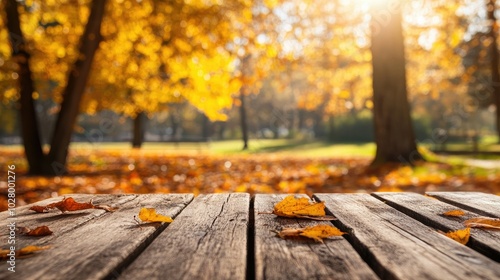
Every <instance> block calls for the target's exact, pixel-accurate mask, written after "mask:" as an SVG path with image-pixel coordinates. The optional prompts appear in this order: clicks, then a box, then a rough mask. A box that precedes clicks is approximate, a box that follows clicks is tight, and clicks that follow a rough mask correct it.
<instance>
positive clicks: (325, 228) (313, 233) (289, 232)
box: [278, 225, 346, 243]
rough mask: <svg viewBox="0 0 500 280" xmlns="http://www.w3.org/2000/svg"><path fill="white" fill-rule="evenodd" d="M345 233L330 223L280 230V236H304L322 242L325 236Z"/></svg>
mask: <svg viewBox="0 0 500 280" xmlns="http://www.w3.org/2000/svg"><path fill="white" fill-rule="evenodd" d="M343 234H346V233H345V232H342V231H340V230H339V229H338V228H336V227H333V226H330V225H316V226H311V227H306V228H296V229H294V228H284V229H283V230H282V231H280V232H278V236H279V237H281V238H287V237H298V236H304V237H307V238H311V239H314V240H315V241H317V242H321V243H323V238H327V237H332V236H341V235H343Z"/></svg>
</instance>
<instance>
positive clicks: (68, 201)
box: [30, 197, 116, 213]
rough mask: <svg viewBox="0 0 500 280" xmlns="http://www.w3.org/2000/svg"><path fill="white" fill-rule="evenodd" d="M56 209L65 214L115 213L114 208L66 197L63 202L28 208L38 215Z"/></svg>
mask: <svg viewBox="0 0 500 280" xmlns="http://www.w3.org/2000/svg"><path fill="white" fill-rule="evenodd" d="M53 208H57V209H59V210H61V212H63V213H64V212H67V211H78V210H85V209H103V210H106V211H108V212H110V211H115V210H116V208H113V207H111V206H108V205H94V204H93V203H92V200H90V201H89V202H83V203H81V202H76V201H75V199H74V198H72V197H68V198H63V200H61V201H59V202H55V203H51V204H48V205H45V206H40V205H34V206H32V207H31V208H30V210H33V211H35V212H38V213H45V212H48V211H49V210H50V209H53Z"/></svg>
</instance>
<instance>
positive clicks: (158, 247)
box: [120, 194, 250, 280]
mask: <svg viewBox="0 0 500 280" xmlns="http://www.w3.org/2000/svg"><path fill="white" fill-rule="evenodd" d="M249 208H250V195H249V194H210V195H200V196H198V197H196V198H195V199H194V201H193V202H192V203H191V204H189V206H188V207H186V209H184V211H182V213H181V214H180V215H179V216H178V217H177V218H176V220H175V221H174V222H173V223H172V224H171V225H170V226H169V227H168V228H167V229H166V230H165V231H163V232H162V233H161V234H160V235H159V236H158V237H157V238H156V239H155V240H154V241H153V242H152V243H151V245H150V246H149V247H148V248H147V249H146V250H145V251H144V252H143V253H142V254H141V255H140V256H139V257H138V258H137V259H136V260H135V261H134V262H133V263H132V264H131V265H130V266H129V267H128V268H127V269H126V270H125V271H124V272H123V273H122V275H121V277H120V279H190V280H191V279H245V277H246V268H247V265H246V260H247V231H248V224H249Z"/></svg>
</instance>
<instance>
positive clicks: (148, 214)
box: [139, 208, 174, 223]
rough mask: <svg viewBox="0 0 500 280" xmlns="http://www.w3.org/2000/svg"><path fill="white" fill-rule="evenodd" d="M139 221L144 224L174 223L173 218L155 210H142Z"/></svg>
mask: <svg viewBox="0 0 500 280" xmlns="http://www.w3.org/2000/svg"><path fill="white" fill-rule="evenodd" d="M139 219H140V220H141V221H142V222H144V223H156V222H160V223H171V222H173V221H174V220H173V219H172V218H171V217H168V216H164V215H161V214H158V213H156V209H154V208H142V209H141V210H140V211H139Z"/></svg>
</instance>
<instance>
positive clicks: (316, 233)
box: [273, 195, 345, 243]
mask: <svg viewBox="0 0 500 280" xmlns="http://www.w3.org/2000/svg"><path fill="white" fill-rule="evenodd" d="M273 214H275V215H277V216H280V217H286V218H301V219H311V220H319V221H331V220H335V217H333V216H328V215H326V213H325V204H324V202H310V201H309V199H308V198H305V197H302V198H295V197H294V196H293V195H289V196H286V197H285V198H284V199H283V200H282V201H280V202H278V203H277V204H276V205H275V206H274V210H273ZM277 233H278V236H279V237H281V238H289V237H300V236H302V237H307V238H311V239H314V240H315V241H317V242H321V243H323V238H328V237H332V236H341V235H343V234H345V232H342V231H340V230H339V229H337V228H335V227H333V226H332V225H326V224H320V225H315V226H310V227H305V228H284V229H282V230H281V231H279V232H277Z"/></svg>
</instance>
